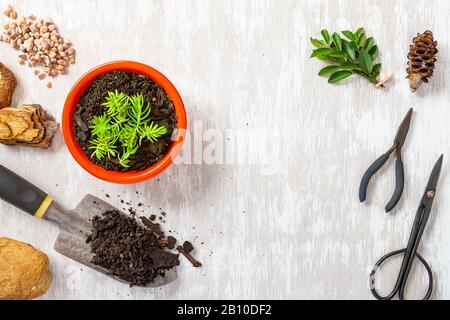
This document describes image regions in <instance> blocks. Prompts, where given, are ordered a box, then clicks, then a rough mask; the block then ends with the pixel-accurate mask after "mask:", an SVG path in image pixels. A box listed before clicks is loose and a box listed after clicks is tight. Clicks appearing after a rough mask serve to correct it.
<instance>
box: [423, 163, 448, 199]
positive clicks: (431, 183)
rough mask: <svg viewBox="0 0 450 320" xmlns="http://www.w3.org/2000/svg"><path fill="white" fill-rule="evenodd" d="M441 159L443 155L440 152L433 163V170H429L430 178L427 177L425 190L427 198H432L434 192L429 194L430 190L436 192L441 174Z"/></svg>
mask: <svg viewBox="0 0 450 320" xmlns="http://www.w3.org/2000/svg"><path fill="white" fill-rule="evenodd" d="M443 159H444V155H443V154H442V155H441V156H440V157H439V159H438V161H437V162H436V164H435V165H434V168H433V171H431V175H430V178H429V179H428V184H427V189H426V190H425V194H427V195H428V198H434V194H431V193H430V192H433V193H434V192H436V187H437V184H438V181H439V176H440V175H441V169H442V162H443Z"/></svg>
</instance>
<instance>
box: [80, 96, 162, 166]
mask: <svg viewBox="0 0 450 320" xmlns="http://www.w3.org/2000/svg"><path fill="white" fill-rule="evenodd" d="M102 106H104V107H105V108H106V112H104V113H103V114H101V115H99V116H95V117H94V118H93V119H92V122H91V125H90V127H89V128H90V129H91V135H92V137H93V139H92V140H91V141H90V144H91V146H90V149H92V150H93V152H92V155H91V157H95V158H97V159H98V160H102V159H104V158H105V157H108V158H111V157H113V158H117V161H118V163H119V164H120V165H121V166H122V167H124V168H126V167H129V165H130V162H131V160H130V157H131V156H132V155H134V154H135V153H136V152H137V151H138V150H139V147H140V146H141V144H142V141H143V140H148V141H150V142H152V143H153V142H156V141H158V139H159V138H160V137H161V136H162V135H164V134H166V133H167V128H166V127H164V126H160V125H158V124H156V123H155V122H153V121H151V117H150V112H151V106H150V103H145V101H144V97H143V96H142V95H141V94H136V95H133V96H127V95H126V94H124V93H122V92H118V91H117V90H116V91H113V92H108V97H106V101H105V102H104V103H103V104H102Z"/></svg>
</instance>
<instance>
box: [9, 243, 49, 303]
mask: <svg viewBox="0 0 450 320" xmlns="http://www.w3.org/2000/svg"><path fill="white" fill-rule="evenodd" d="M51 282H52V274H51V273H50V271H49V270H48V258H47V256H46V255H45V254H44V253H42V252H41V251H39V250H36V249H35V248H33V247H32V246H31V245H29V244H26V243H23V242H20V241H16V240H13V239H9V238H1V237H0V300H25V299H34V298H37V297H39V296H41V295H43V294H44V293H46V292H47V290H48V288H49V287H50V284H51Z"/></svg>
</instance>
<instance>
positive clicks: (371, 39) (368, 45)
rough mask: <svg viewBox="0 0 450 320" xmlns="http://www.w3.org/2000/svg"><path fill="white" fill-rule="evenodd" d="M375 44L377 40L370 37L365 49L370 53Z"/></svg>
mask: <svg viewBox="0 0 450 320" xmlns="http://www.w3.org/2000/svg"><path fill="white" fill-rule="evenodd" d="M374 44H375V39H374V38H373V37H370V38H369V39H367V41H366V44H365V45H364V49H366V50H368V51H369V50H370V49H372V47H373V46H374Z"/></svg>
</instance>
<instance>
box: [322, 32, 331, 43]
mask: <svg viewBox="0 0 450 320" xmlns="http://www.w3.org/2000/svg"><path fill="white" fill-rule="evenodd" d="M320 33H321V34H322V37H323V40H325V42H326V43H327V44H330V43H331V37H330V33H329V32H328V30H326V29H323V30H322V31H320Z"/></svg>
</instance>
